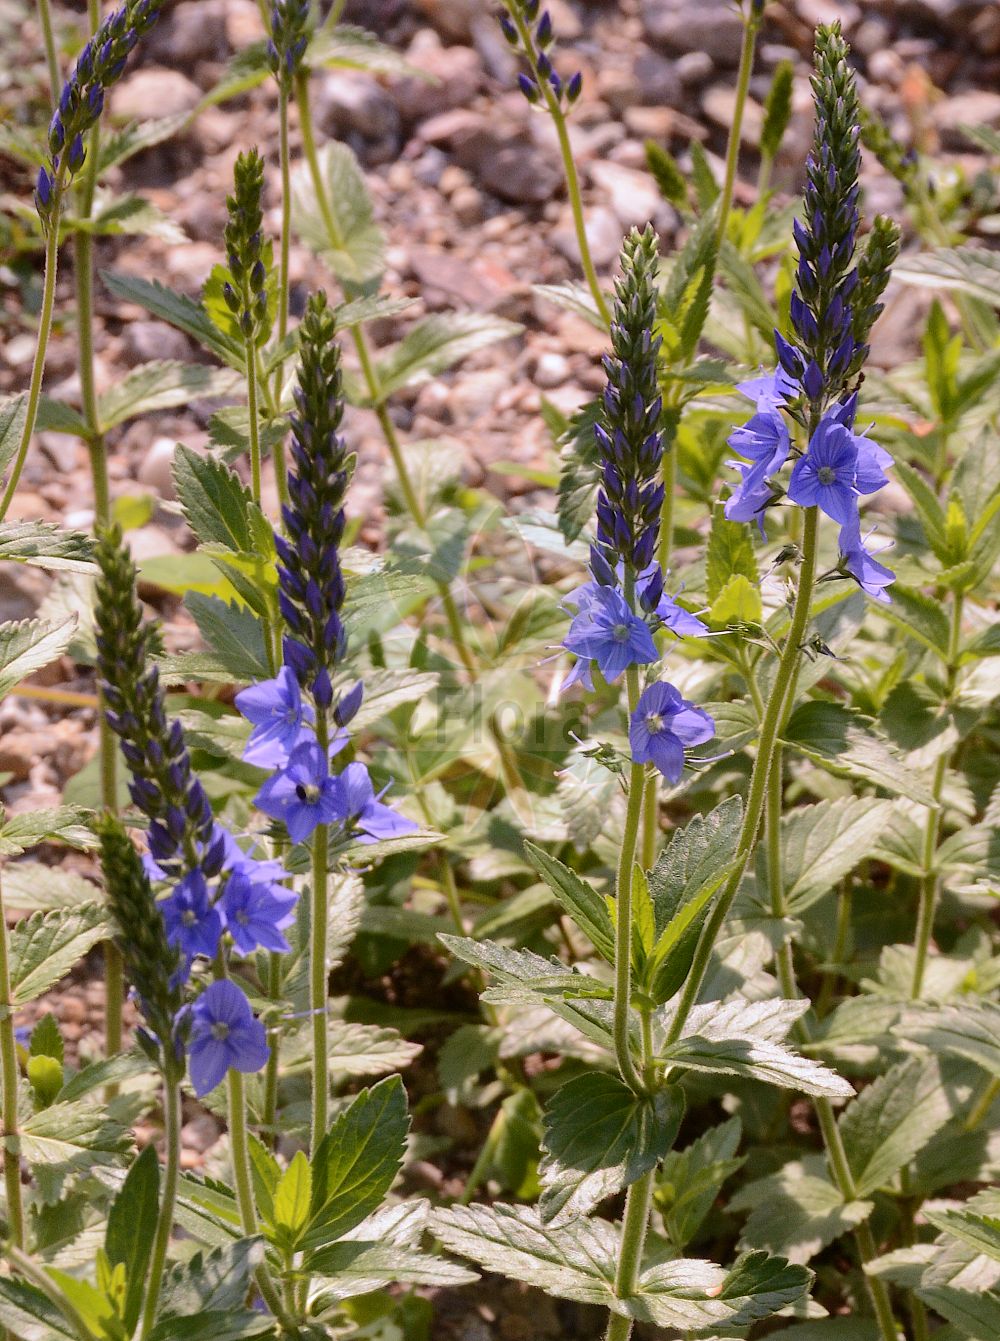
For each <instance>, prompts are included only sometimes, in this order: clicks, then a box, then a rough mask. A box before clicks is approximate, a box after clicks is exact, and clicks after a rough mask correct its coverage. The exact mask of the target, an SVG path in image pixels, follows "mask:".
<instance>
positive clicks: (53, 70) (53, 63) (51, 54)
mask: <svg viewBox="0 0 1000 1341" xmlns="http://www.w3.org/2000/svg"><path fill="white" fill-rule="evenodd" d="M38 23H39V26H40V28H41V30H42V41H43V42H44V43H45V61H46V64H47V65H48V67H49V88H50V89H51V90H52V106H53V108H56V107H58V105H59V94H60V93H61V91H62V73H61V72H60V69H59V56H58V53H57V51H56V38H55V32H54V31H53V28H52V7H51V5H50V4H49V0H38Z"/></svg>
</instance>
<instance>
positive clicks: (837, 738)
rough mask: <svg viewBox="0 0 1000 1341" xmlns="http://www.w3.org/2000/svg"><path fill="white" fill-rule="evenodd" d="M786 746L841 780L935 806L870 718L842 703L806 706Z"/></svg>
mask: <svg viewBox="0 0 1000 1341" xmlns="http://www.w3.org/2000/svg"><path fill="white" fill-rule="evenodd" d="M784 739H785V743H786V744H788V745H790V746H791V747H792V748H793V749H795V750H797V751H798V752H799V753H800V754H804V755H805V757H806V758H807V759H811V760H812V761H813V762H814V763H817V764H821V765H822V766H823V767H824V768H826V769H829V771H830V772H831V773H835V774H837V775H838V776H847V777H853V778H860V779H861V780H862V781H864V782H870V783H872V784H874V785H875V786H876V787H884V788H885V789H886V791H890V792H894V793H895V794H896V795H898V796H905V797H908V798H909V799H910V800H912V801H919V802H920V804H921V805H926V806H934V805H936V804H937V803H936V801H935V800H934V797H933V795H932V794H931V792H930V789H929V788H928V787H927V786H926V785H925V784H924V783H923V782H921V780H920V779H919V778H918V777H917V776H915V774H914V772H913V769H912V768H911V767H910V766H909V765H908V764H907V762H906V760H905V759H904V758H903V757H902V756H901V755H900V754H899V753H898V752H897V751H895V750H894V749H893V748H892V746H891V745H890V744H889V742H888V741H887V740H886V739H885V738H884V737H883V736H880V735H878V734H877V732H876V731H875V730H874V724H873V723H872V721H871V719H870V718H868V717H863V716H862V715H861V714H860V713H858V712H854V711H852V709H850V708H848V707H845V706H844V705H843V704H842V703H825V702H822V701H820V700H818V699H813V700H811V701H809V702H807V703H801V704H799V706H798V707H797V708H796V709H795V711H794V712H793V713H792V716H791V720H790V721H789V723H788V726H787V727H786V728H785V733H784Z"/></svg>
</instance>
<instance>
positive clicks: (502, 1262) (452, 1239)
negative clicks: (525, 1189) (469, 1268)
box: [431, 1205, 618, 1308]
mask: <svg viewBox="0 0 1000 1341" xmlns="http://www.w3.org/2000/svg"><path fill="white" fill-rule="evenodd" d="M431 1227H432V1229H433V1232H434V1234H435V1236H436V1237H437V1238H439V1239H440V1240H441V1242H442V1243H443V1244H444V1246H445V1247H446V1248H448V1249H450V1250H451V1251H452V1252H455V1253H459V1254H460V1255H461V1256H463V1257H468V1258H470V1259H471V1260H472V1261H473V1262H476V1263H478V1265H479V1266H481V1267H484V1268H485V1269H486V1270H487V1271H496V1272H499V1273H500V1274H501V1275H503V1276H507V1277H509V1278H510V1279H512V1280H517V1281H522V1282H524V1283H525V1284H528V1285H533V1286H534V1287H535V1288H536V1289H539V1290H544V1291H545V1292H546V1293H547V1294H553V1295H555V1296H556V1297H557V1298H559V1299H575V1300H577V1301H579V1302H581V1303H585V1304H598V1305H602V1306H603V1307H605V1308H610V1307H611V1301H612V1299H613V1297H614V1279H615V1263H616V1260H617V1247H618V1234H617V1231H616V1230H615V1229H614V1228H613V1227H612V1226H611V1225H610V1224H608V1223H607V1221H605V1220H598V1219H579V1220H574V1221H572V1222H571V1223H570V1224H568V1225H562V1226H560V1227H554V1226H551V1225H548V1226H547V1225H544V1224H543V1223H542V1220H541V1217H540V1216H539V1214H538V1211H537V1210H535V1209H534V1208H533V1207H530V1206H504V1205H495V1206H481V1205H477V1206H452V1207H450V1208H449V1209H447V1210H439V1211H436V1212H435V1213H434V1216H433V1219H432V1225H431Z"/></svg>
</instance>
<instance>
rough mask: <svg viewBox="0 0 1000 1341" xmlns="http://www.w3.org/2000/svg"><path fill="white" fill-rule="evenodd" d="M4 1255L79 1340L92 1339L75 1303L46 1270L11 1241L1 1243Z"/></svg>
mask: <svg viewBox="0 0 1000 1341" xmlns="http://www.w3.org/2000/svg"><path fill="white" fill-rule="evenodd" d="M3 1251H4V1256H5V1258H6V1260H7V1262H8V1263H9V1265H10V1266H12V1267H13V1268H14V1270H15V1271H16V1272H17V1274H18V1275H19V1276H23V1277H24V1279H25V1280H27V1281H30V1282H31V1284H32V1285H34V1287H35V1289H36V1290H41V1292H42V1294H44V1295H45V1297H46V1299H48V1301H49V1303H50V1304H53V1305H54V1306H55V1307H56V1308H57V1309H58V1310H59V1312H60V1313H61V1314H62V1315H63V1317H64V1318H65V1319H66V1321H67V1322H68V1323H69V1325H70V1327H72V1329H73V1331H74V1332H76V1334H77V1336H78V1337H79V1338H80V1341H94V1333H93V1332H92V1331H91V1330H90V1328H89V1327H88V1326H87V1324H86V1322H84V1320H83V1316H82V1314H80V1313H79V1312H78V1311H77V1308H76V1305H75V1304H74V1303H73V1302H72V1301H71V1300H70V1299H68V1298H67V1297H66V1295H65V1294H64V1293H63V1291H62V1290H60V1288H59V1286H58V1285H57V1284H56V1283H55V1281H54V1280H53V1279H52V1277H51V1276H50V1275H49V1273H48V1272H47V1271H45V1270H44V1269H43V1268H42V1267H40V1266H39V1265H38V1263H37V1262H35V1261H34V1260H33V1259H32V1258H30V1257H29V1256H28V1254H27V1253H26V1252H24V1251H23V1250H22V1249H21V1248H19V1247H17V1246H16V1244H13V1243H5V1244H4V1245H3Z"/></svg>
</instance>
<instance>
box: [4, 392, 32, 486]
mask: <svg viewBox="0 0 1000 1341" xmlns="http://www.w3.org/2000/svg"><path fill="white" fill-rule="evenodd" d="M27 422H28V393H27V392H26V391H22V392H21V394H20V395H18V396H5V397H4V398H3V399H2V400H0V477H2V476H3V474H4V472H5V471H6V469H7V467H8V466H9V465H10V463H11V462H12V461H13V459H14V457H15V456H16V455H17V449H18V447H19V446H20V444H21V436H22V434H23V433H24V426H25V424H26V423H27Z"/></svg>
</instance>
